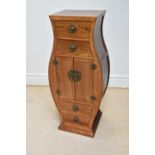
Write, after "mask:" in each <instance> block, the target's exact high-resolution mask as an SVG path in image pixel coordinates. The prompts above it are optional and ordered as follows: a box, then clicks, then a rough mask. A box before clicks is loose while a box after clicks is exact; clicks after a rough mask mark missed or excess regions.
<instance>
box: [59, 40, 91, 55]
mask: <svg viewBox="0 0 155 155" xmlns="http://www.w3.org/2000/svg"><path fill="white" fill-rule="evenodd" d="M56 51H57V53H59V54H70V55H75V56H76V55H81V56H82V55H83V56H92V54H91V50H90V45H89V42H88V41H72V40H62V39H58V42H57V45H56Z"/></svg>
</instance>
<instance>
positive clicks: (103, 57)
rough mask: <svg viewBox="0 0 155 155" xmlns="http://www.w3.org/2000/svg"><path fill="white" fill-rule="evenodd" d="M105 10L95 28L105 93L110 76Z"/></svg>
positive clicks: (96, 45) (95, 39)
mask: <svg viewBox="0 0 155 155" xmlns="http://www.w3.org/2000/svg"><path fill="white" fill-rule="evenodd" d="M104 15H105V12H104V13H103V14H102V15H100V16H99V17H98V18H97V21H96V25H95V30H94V46H95V49H96V52H97V55H98V58H99V60H100V65H101V69H102V78H103V94H102V95H104V94H105V92H106V89H107V86H108V83H109V76H110V61H109V55H108V50H107V47H106V45H105V42H104V38H103V33H102V28H103V27H102V26H103V20H104Z"/></svg>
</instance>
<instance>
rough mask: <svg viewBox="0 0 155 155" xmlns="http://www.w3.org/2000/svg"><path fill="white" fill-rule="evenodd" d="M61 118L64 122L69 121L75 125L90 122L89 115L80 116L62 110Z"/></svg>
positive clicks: (85, 124) (86, 124)
mask: <svg viewBox="0 0 155 155" xmlns="http://www.w3.org/2000/svg"><path fill="white" fill-rule="evenodd" d="M62 114H63V118H64V121H65V122H70V123H73V124H76V125H84V126H88V125H89V122H90V117H82V116H79V115H75V114H73V113H66V112H63V113H62Z"/></svg>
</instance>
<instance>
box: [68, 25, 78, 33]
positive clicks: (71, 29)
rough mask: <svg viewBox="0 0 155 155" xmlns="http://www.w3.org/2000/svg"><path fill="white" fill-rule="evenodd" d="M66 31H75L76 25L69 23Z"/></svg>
mask: <svg viewBox="0 0 155 155" xmlns="http://www.w3.org/2000/svg"><path fill="white" fill-rule="evenodd" d="M68 32H70V33H75V32H76V26H74V25H70V26H69V27H68Z"/></svg>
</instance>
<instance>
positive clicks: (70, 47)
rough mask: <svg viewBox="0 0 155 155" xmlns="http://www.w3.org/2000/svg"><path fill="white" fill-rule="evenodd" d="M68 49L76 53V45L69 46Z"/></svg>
mask: <svg viewBox="0 0 155 155" xmlns="http://www.w3.org/2000/svg"><path fill="white" fill-rule="evenodd" d="M68 49H69V51H70V52H74V51H76V45H70V46H69V48H68Z"/></svg>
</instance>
